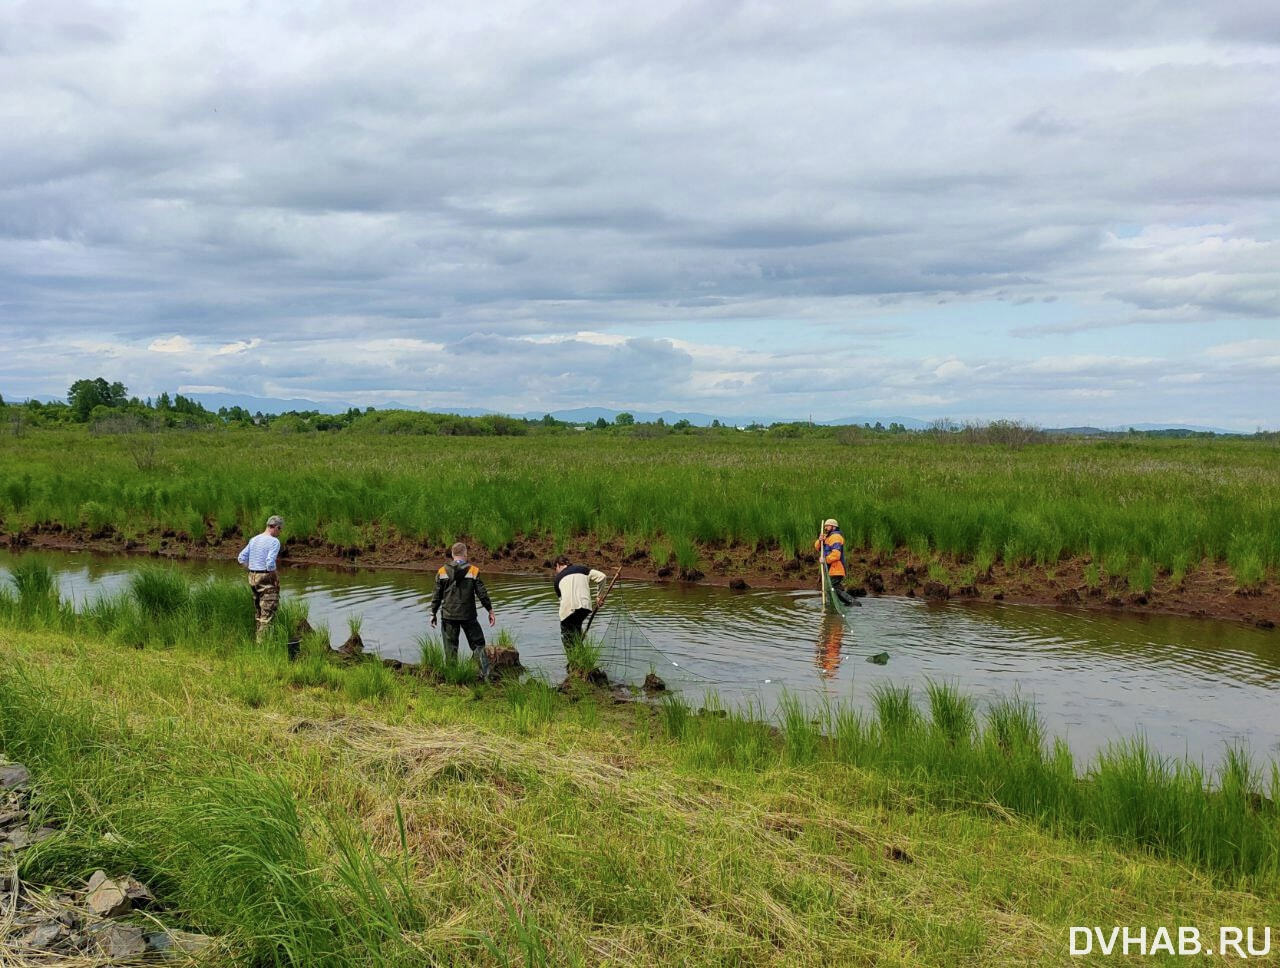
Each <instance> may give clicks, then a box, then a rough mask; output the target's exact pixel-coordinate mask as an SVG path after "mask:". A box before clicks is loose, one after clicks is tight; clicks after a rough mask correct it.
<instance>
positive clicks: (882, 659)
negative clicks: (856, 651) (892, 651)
mask: <svg viewBox="0 0 1280 968" xmlns="http://www.w3.org/2000/svg"><path fill="white" fill-rule="evenodd" d="M867 661H868V662H872V663H874V664H875V665H888V664H889V653H888V652H877V653H876V654H875V655H869V656H867Z"/></svg>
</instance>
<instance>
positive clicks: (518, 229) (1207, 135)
mask: <svg viewBox="0 0 1280 968" xmlns="http://www.w3.org/2000/svg"><path fill="white" fill-rule="evenodd" d="M1278 19H1280V14H1277V12H1276V10H1275V8H1274V6H1273V5H1272V6H1268V5H1266V4H1260V3H1259V4H1219V5H1213V4H1192V3H1189V2H1183V0H1157V2H1156V3H1154V4H1148V5H1143V6H1142V7H1141V8H1140V9H1139V8H1137V7H1133V5H1128V6H1126V5H1124V4H1115V3H1111V2H1102V0H1080V2H1079V3H1076V4H1070V5H1059V6H1058V7H1047V6H1045V5H1044V4H1042V3H1035V2H1032V0H1010V2H1001V3H988V2H975V3H968V4H964V5H963V6H962V8H956V7H955V5H954V4H951V5H947V4H942V3H939V2H937V0H913V2H912V3H911V4H909V5H907V6H906V7H903V6H901V5H899V6H894V5H870V4H855V5H852V6H849V5H845V6H841V5H835V6H830V5H828V6H821V5H820V6H818V7H814V8H812V9H809V10H806V15H805V16H804V17H802V18H797V17H795V16H794V13H793V11H791V10H790V9H788V8H785V7H783V6H779V5H772V6H771V5H768V4H764V5H759V4H756V5H752V4H736V5H735V4H730V5H727V6H726V5H723V4H715V3H699V2H693V3H684V2H677V0H657V2H655V3H652V4H647V5H643V6H636V5H632V6H626V7H621V8H617V9H614V8H610V9H609V10H608V11H604V10H603V9H601V10H599V11H593V10H590V9H588V8H585V7H582V6H581V5H578V6H572V5H571V6H570V7H548V6H546V5H538V4H532V5H530V4H526V3H518V2H509V3H508V2H497V0H480V2H479V3H476V4H469V5H466V6H464V7H461V8H456V9H455V8H449V9H448V10H447V11H446V10H444V9H443V8H438V7H424V6H421V5H418V6H414V5H412V4H405V3H401V2H394V3H392V4H391V5H389V6H388V5H368V4H357V3H355V2H354V0H336V2H334V3H331V4H327V5H325V6H324V7H323V12H319V10H311V9H309V8H297V9H293V8H290V9H284V8H281V7H278V6H272V5H259V4H250V3H247V2H243V0H233V2H232V3H230V4H227V5H223V6H221V7H218V8H217V9H213V8H208V7H202V6H200V5H197V6H196V7H190V6H186V5H182V4H179V5H174V4H171V3H165V2H161V0H139V2H138V3H135V4H132V5H130V8H129V13H128V14H127V15H125V14H122V13H119V12H116V11H115V10H113V9H110V8H102V7H96V8H95V7H93V6H92V5H83V4H79V3H77V4H70V5H69V4H68V3H66V2H61V0H54V2H49V3H45V4H39V5H35V4H9V5H4V6H2V7H0V38H3V40H2V45H3V49H4V52H5V56H4V57H3V58H0V292H3V293H4V294H5V295H4V300H5V302H4V309H5V311H4V313H3V315H2V317H0V339H3V341H4V344H5V346H6V347H13V348H14V349H13V350H12V352H10V353H9V354H8V357H9V358H8V359H7V360H6V361H4V362H3V363H0V379H3V380H4V381H5V383H4V386H3V387H0V389H3V390H4V391H5V392H6V394H7V393H8V392H9V391H10V388H11V387H13V386H17V387H20V388H22V389H23V390H26V391H28V392H43V393H54V392H57V393H61V392H64V390H65V386H66V384H67V381H68V377H71V378H75V377H78V376H84V375H96V374H97V373H98V372H104V371H106V370H107V369H110V370H111V371H112V372H111V373H110V374H109V375H110V376H112V378H113V379H122V380H124V381H125V382H127V383H128V384H129V385H130V386H131V387H137V388H138V389H139V391H140V392H142V391H145V390H148V389H150V390H151V391H152V392H155V391H158V390H159V389H166V388H167V389H172V387H173V385H175V383H177V382H178V381H185V382H183V383H182V385H190V386H225V387H229V388H232V389H233V390H234V391H235V392H253V393H258V394H262V393H266V392H268V388H278V389H279V390H280V392H281V393H286V392H287V393H288V394H289V395H291V396H300V397H308V398H312V399H318V398H320V396H322V395H328V398H329V399H356V400H360V401H369V402H375V401H380V400H404V401H405V402H423V403H426V402H430V403H436V402H440V401H444V400H447V399H453V400H456V401H457V405H468V404H470V403H471V402H472V400H471V399H463V398H462V396H461V395H460V394H457V393H456V392H455V391H454V390H452V389H450V388H451V387H453V386H455V385H458V386H461V385H462V384H463V381H465V385H466V386H467V388H468V390H469V393H470V397H471V398H474V397H477V396H478V397H482V398H485V399H492V400H498V399H501V400H502V401H504V403H503V404H502V406H511V407H513V408H519V409H536V408H538V407H540V406H543V404H544V403H546V404H549V403H551V402H552V401H555V403H556V404H560V405H580V404H594V403H606V402H608V401H609V400H616V401H621V402H625V403H627V405H629V406H641V405H646V404H652V405H654V406H656V405H657V402H658V401H659V400H661V401H665V402H667V403H670V404H671V405H673V406H677V407H687V406H697V405H699V404H700V403H702V402H704V401H713V402H714V403H715V405H716V406H717V407H723V408H731V407H735V406H736V407H737V408H739V409H742V410H748V409H759V410H768V411H769V412H772V413H774V414H776V415H778V416H794V415H801V414H805V413H807V412H810V411H814V412H817V411H819V410H823V409H824V408H825V412H826V413H828V414H829V415H832V416H835V415H846V414H849V413H852V412H854V411H856V410H858V409H860V408H864V407H867V406H871V405H872V403H873V401H885V402H886V405H890V404H894V405H899V406H908V405H910V406H916V407H918V408H920V409H921V410H922V411H926V410H929V409H931V408H957V409H963V410H964V411H965V413H966V414H970V413H971V414H975V415H985V416H992V417H994V416H1000V415H1002V414H1009V413H1014V412H1022V411H1023V410H1027V411H1031V410H1034V409H1035V408H1036V407H1038V406H1039V403H1038V402H1037V400H1038V397H1037V395H1038V394H1039V393H1041V392H1044V391H1052V392H1054V393H1059V394H1062V393H1065V392H1068V391H1072V390H1081V391H1083V390H1089V391H1099V390H1101V389H1111V390H1113V391H1115V392H1114V395H1113V396H1112V397H1111V398H1109V402H1107V401H1103V402H1106V403H1107V405H1108V406H1111V407H1113V409H1112V410H1111V411H1108V412H1109V413H1110V414H1112V416H1111V417H1110V418H1109V419H1108V418H1106V417H1105V416H1104V417H1103V418H1102V419H1101V422H1106V423H1113V422H1119V421H1121V420H1123V419H1128V418H1129V417H1130V415H1131V413H1132V410H1133V408H1134V407H1151V408H1156V409H1159V408H1161V407H1166V408H1177V412H1198V411H1199V410H1201V409H1204V408H1206V407H1207V408H1210V409H1211V410H1212V412H1213V413H1218V414H1221V415H1222V416H1221V419H1222V420H1224V421H1225V420H1234V419H1238V420H1243V419H1245V417H1244V414H1245V412H1246V411H1245V410H1244V408H1245V406H1246V404H1247V405H1248V406H1249V410H1248V411H1247V412H1248V413H1249V414H1256V412H1257V411H1258V409H1259V408H1260V407H1261V402H1265V401H1269V400H1275V392H1276V391H1274V390H1272V389H1271V388H1270V385H1269V383H1268V380H1269V378H1270V377H1273V376H1274V373H1273V372H1271V371H1273V370H1274V368H1275V365H1276V363H1275V362H1274V361H1276V360H1277V359H1280V350H1274V349H1266V348H1261V349H1260V348H1258V347H1252V346H1250V347H1249V348H1248V349H1245V350H1242V351H1240V352H1236V351H1234V350H1230V349H1223V348H1222V347H1223V346H1229V345H1244V344H1245V342H1246V341H1249V340H1253V339H1255V338H1256V337H1257V336H1258V334H1260V333H1265V329H1264V327H1266V326H1272V327H1275V326H1276V325H1278V324H1280V242H1278V241H1277V239H1280V174H1277V172H1278V171H1280V169H1277V167H1276V166H1275V165H1274V163H1273V159H1274V158H1275V157H1276V155H1277V154H1278V153H1280V131H1277V129H1276V126H1275V125H1274V124H1273V123H1272V122H1273V117H1274V113H1275V91H1276V90H1277V89H1280V44H1277V43H1275V42H1274V38H1276V37H1277V36H1280V34H1278V33H1277V30H1276V27H1277V20H1278ZM68 78H72V79H74V84H69V83H68ZM885 105H892V106H893V110H891V111H886V110H885V109H884V106H885ZM1241 132H1248V136H1247V137H1241V136H1240V133H1241ZM987 306H997V307H1017V314H1016V317H1014V316H1013V315H1001V316H999V317H998V318H990V319H989V318H986V317H984V316H983V314H982V312H981V311H980V309H981V307H987ZM966 307H968V308H970V309H972V312H969V313H968V314H967V315H966V314H964V313H963V312H962V310H963V309H965V308H966ZM1050 307H1057V308H1056V309H1054V308H1050ZM1015 320H1016V321H1015ZM1197 325H1200V326H1206V327H1213V329H1212V332H1213V334H1214V335H1213V336H1212V338H1208V337H1204V338H1200V337H1198V331H1197V330H1196V329H1195V327H1196V326H1197ZM1175 329H1176V332H1177V335H1176V336H1172V337H1167V338H1165V337H1162V336H1161V335H1158V334H1161V333H1173V332H1175ZM1010 333H1012V334H1013V335H1016V336H1020V337H1027V338H1035V339H1036V340H1038V341H1043V342H1042V343H1041V342H1038V343H1037V344H1035V345H1036V354H1037V357H1038V358H1036V359H1031V360H1028V359H1026V358H1025V355H1026V354H1025V353H1024V352H1023V351H1022V350H1011V349H1010V348H1009V347H1008V345H1007V342H1006V341H1007V337H1008V335H1009V334H1010ZM1174 341H1176V342H1177V345H1176V346H1170V347H1168V348H1166V347H1165V346H1164V342H1170V343H1172V342H1174ZM1018 342H1019V344H1020V345H1021V347H1022V348H1023V349H1025V347H1026V345H1027V344H1026V343H1023V342H1022V341H1021V340H1019V341H1018ZM1209 342H1216V343H1218V344H1221V345H1220V347H1219V348H1218V349H1217V350H1214V351H1211V352H1210V353H1208V354H1204V353H1203V348H1204V346H1205V345H1206V344H1207V343H1209ZM1262 342H1265V341H1262ZM482 346H483V347H487V348H488V355H487V357H486V356H485V355H483V354H480V353H476V352H472V351H471V348H472V347H482ZM68 347H70V348H72V349H71V350H70V351H68V349H67V348H68ZM1041 347H1043V352H1042V351H1041ZM55 348H58V349H57V350H55ZM1205 359H1207V360H1208V361H1209V364H1210V365H1207V366H1206V365H1204V360H1205ZM73 367H74V368H75V369H72V368H73ZM1197 373H1202V374H1203V379H1193V374H1197ZM1144 391H1145V392H1144ZM272 392H274V390H273V391H272ZM451 393H454V394H455V396H454V397H449V394H451ZM1074 399H1076V400H1078V401H1081V403H1080V406H1081V407H1082V408H1083V407H1084V406H1085V405H1086V403H1087V402H1088V400H1089V399H1090V398H1087V397H1082V396H1079V395H1076V396H1075V397H1074ZM1099 399H1101V398H1099ZM908 401H912V402H911V403H908ZM708 405H709V404H708ZM1276 409H1277V412H1280V407H1278V408H1276ZM1081 412H1082V414H1084V413H1085V412H1084V411H1083V410H1082V411H1081ZM1171 412H1173V411H1172V410H1171ZM1093 413H1096V412H1090V413H1089V414H1088V415H1090V416H1091V415H1092V414H1093ZM953 416H961V414H959V413H956V414H953ZM1068 416H1070V415H1068ZM1142 416H1143V417H1145V418H1148V419H1158V418H1159V413H1148V412H1144V413H1143V415H1142ZM1134 419H1137V418H1134ZM1068 422H1081V421H1076V420H1070V421H1068Z"/></svg>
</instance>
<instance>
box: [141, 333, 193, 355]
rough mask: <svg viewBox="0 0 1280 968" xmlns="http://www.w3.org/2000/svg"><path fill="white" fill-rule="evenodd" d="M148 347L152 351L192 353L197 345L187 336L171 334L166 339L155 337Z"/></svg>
mask: <svg viewBox="0 0 1280 968" xmlns="http://www.w3.org/2000/svg"><path fill="white" fill-rule="evenodd" d="M147 349H148V350H150V351H151V352H152V353H190V352H191V351H192V350H193V349H195V345H194V344H193V343H192V342H191V340H189V339H187V338H186V337H185V336H169V337H166V338H164V339H153V340H152V341H151V342H150V343H149V344H148V345H147Z"/></svg>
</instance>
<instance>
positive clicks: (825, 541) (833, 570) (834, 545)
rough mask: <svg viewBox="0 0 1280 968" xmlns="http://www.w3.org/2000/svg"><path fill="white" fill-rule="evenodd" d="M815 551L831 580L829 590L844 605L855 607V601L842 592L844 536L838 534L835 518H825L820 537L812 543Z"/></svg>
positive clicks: (838, 527)
mask: <svg viewBox="0 0 1280 968" xmlns="http://www.w3.org/2000/svg"><path fill="white" fill-rule="evenodd" d="M813 547H814V549H815V550H817V551H819V552H820V553H821V555H822V560H823V561H824V562H826V565H827V577H828V578H830V579H831V590H832V591H833V592H835V593H836V597H837V598H838V599H840V601H842V602H844V604H845V605H856V604H858V603H857V600H856V599H855V598H854V597H853V596H852V595H850V594H849V593H848V592H847V591H845V590H844V535H842V534H841V533H840V525H839V523H838V522H837V521H836V519H835V518H827V520H825V521H823V522H822V537H821V538H819V539H818V540H817V541H815V542H814V543H813Z"/></svg>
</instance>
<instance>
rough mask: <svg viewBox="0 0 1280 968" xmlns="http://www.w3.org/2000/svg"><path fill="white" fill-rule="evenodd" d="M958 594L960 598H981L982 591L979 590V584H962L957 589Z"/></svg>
mask: <svg viewBox="0 0 1280 968" xmlns="http://www.w3.org/2000/svg"><path fill="white" fill-rule="evenodd" d="M956 595H958V596H959V597H960V598H981V597H982V592H980V591H978V586H977V585H961V586H960V587H959V588H957V589H956Z"/></svg>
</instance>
